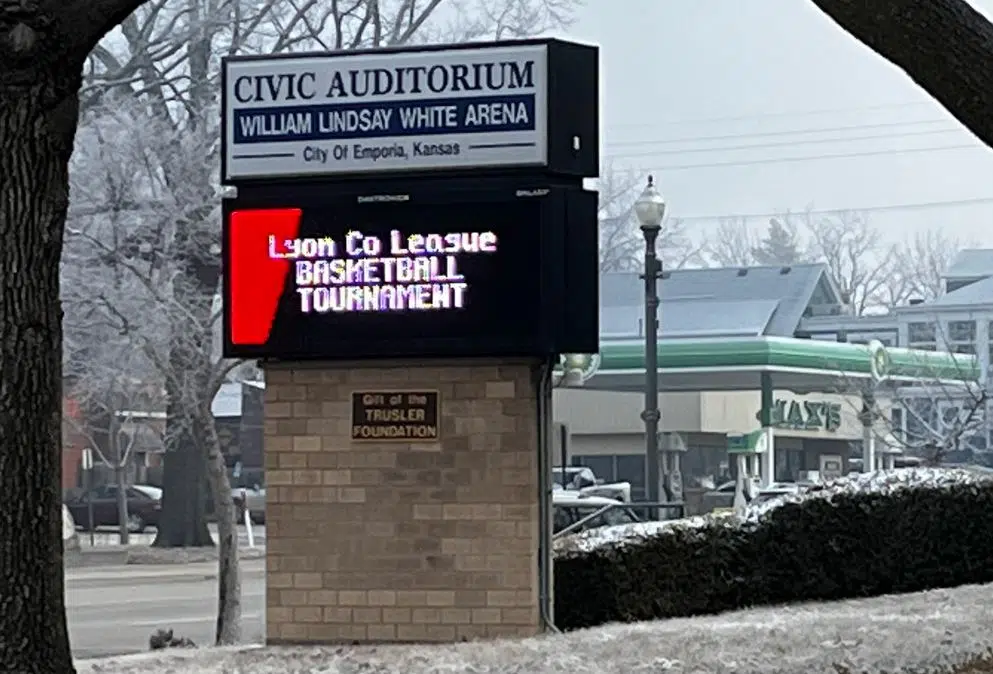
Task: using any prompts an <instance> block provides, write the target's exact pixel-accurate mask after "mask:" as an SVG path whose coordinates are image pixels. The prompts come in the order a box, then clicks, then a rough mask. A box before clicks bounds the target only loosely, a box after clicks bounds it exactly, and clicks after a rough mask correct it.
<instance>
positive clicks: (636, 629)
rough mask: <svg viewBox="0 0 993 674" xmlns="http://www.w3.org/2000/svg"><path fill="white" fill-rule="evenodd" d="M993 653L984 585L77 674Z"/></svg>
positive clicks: (516, 669) (745, 663)
mask: <svg viewBox="0 0 993 674" xmlns="http://www.w3.org/2000/svg"><path fill="white" fill-rule="evenodd" d="M990 647H993V585H980V586H975V585H973V586H965V587H960V588H955V589H950V590H934V591H931V592H920V593H916V594H909V595H893V596H887V597H875V598H873V599H862V600H853V601H843V602H833V603H827V604H806V605H796V606H788V607H778V608H761V609H752V610H747V611H738V612H735V613H727V614H724V615H721V616H708V617H699V618H682V619H678V620H668V621H660V622H652V623H638V624H633V625H608V626H605V627H600V628H595V629H590V630H581V631H577V632H573V633H570V634H563V635H555V636H548V637H540V638H534V639H524V640H519V641H495V642H476V643H464V644H452V645H442V646H380V647H358V646H349V647H340V648H333V647H328V648H310V649H302V648H256V649H252V650H246V651H243V652H233V651H231V650H219V651H218V650H208V649H205V650H201V651H178V652H176V653H175V654H171V653H170V654H163V655H158V654H151V653H149V654H147V655H142V656H130V657H126V658H118V659H108V660H99V661H96V660H91V661H85V660H84V661H79V662H77V663H76V668H77V670H78V672H79V674H97V673H98V672H99V674H178V673H180V672H181V673H183V674H248V673H249V672H251V673H252V674H291V673H292V674H317V673H321V674H358V673H360V672H361V673H362V674H441V673H445V674H456V673H465V674H469V673H472V674H484V673H485V674H543V673H548V674H552V673H561V674H603V673H604V672H624V673H625V674H659V673H670V674H689V673H691V672H692V673H693V674H698V673H700V674H702V673H704V672H706V673H709V674H722V673H723V672H728V673H731V672H733V673H734V674H801V673H802V674H819V673H821V672H823V673H825V674H836V669H835V668H834V664H840V665H845V666H847V667H849V669H850V670H851V671H854V672H872V673H875V672H881V671H888V672H897V671H901V670H902V669H903V668H931V667H935V666H937V665H940V664H947V663H951V662H960V661H962V660H964V659H965V658H967V657H968V656H970V655H976V654H981V653H983V652H985V651H986V649H987V648H990Z"/></svg>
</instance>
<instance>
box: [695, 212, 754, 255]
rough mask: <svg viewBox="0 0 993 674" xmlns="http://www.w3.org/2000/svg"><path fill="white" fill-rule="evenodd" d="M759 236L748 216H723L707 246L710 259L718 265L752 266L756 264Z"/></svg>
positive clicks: (706, 249) (706, 250)
mask: <svg viewBox="0 0 993 674" xmlns="http://www.w3.org/2000/svg"><path fill="white" fill-rule="evenodd" d="M758 247H759V238H758V237H757V236H756V235H755V232H754V231H753V230H752V228H751V225H750V224H749V222H748V219H747V218H743V217H729V218H723V219H722V220H721V221H720V223H719V224H718V225H717V230H716V231H715V232H714V233H713V235H712V236H711V237H710V240H709V242H708V243H707V245H706V247H705V252H706V255H707V258H708V259H709V261H710V262H711V263H712V264H714V265H716V266H718V267H751V266H753V265H755V264H756V260H755V250H756V249H757V248H758Z"/></svg>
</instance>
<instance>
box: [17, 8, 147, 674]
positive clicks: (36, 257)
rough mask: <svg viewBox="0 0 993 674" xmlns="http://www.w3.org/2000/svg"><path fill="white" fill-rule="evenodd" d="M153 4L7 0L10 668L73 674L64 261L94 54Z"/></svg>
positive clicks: (29, 671) (24, 670)
mask: <svg viewBox="0 0 993 674" xmlns="http://www.w3.org/2000/svg"><path fill="white" fill-rule="evenodd" d="M141 4H143V0H63V1H61V2H55V1H54V0H37V1H34V2H25V1H22V0H2V1H0V231H3V232H4V243H3V246H2V249H0V317H2V318H0V390H2V391H4V395H2V396H0V541H3V545H2V546H0V597H3V602H4V606H3V610H2V611H0V670H2V671H7V672H25V673H32V674H33V673H36V672H38V673H41V672H46V673H47V672H51V673H53V674H54V673H56V672H58V673H61V672H72V671H73V666H72V655H71V652H70V648H69V637H68V631H67V628H66V618H65V598H64V583H63V575H64V573H63V570H62V536H61V528H62V507H61V503H60V498H59V494H60V475H61V468H62V461H61V458H62V457H61V452H62V447H61V444H60V439H61V414H62V396H61V387H62V356H61V353H62V324H61V321H62V309H61V305H60V302H59V258H60V256H61V253H62V232H63V227H64V225H65V216H66V209H67V207H68V200H69V178H68V165H69V157H70V155H71V153H72V146H73V137H74V135H75V132H76V127H77V124H78V115H79V104H78V92H79V89H80V84H81V82H80V73H81V72H82V69H83V65H84V62H85V60H86V55H87V54H88V53H89V52H90V50H92V49H93V47H94V46H96V44H97V43H98V42H99V41H100V40H101V39H102V38H103V37H104V35H106V34H107V33H108V32H109V31H111V30H112V29H113V28H114V27H115V26H117V25H118V24H120V23H121V21H123V20H124V19H125V18H126V17H127V16H128V15H129V14H131V12H133V11H134V10H135V9H136V8H137V7H139V6H140V5H141Z"/></svg>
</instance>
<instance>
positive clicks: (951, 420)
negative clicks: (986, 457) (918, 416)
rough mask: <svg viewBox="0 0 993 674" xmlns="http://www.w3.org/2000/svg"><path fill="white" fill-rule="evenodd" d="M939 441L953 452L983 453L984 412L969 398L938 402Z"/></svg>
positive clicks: (985, 445)
mask: <svg viewBox="0 0 993 674" xmlns="http://www.w3.org/2000/svg"><path fill="white" fill-rule="evenodd" d="M938 412H939V414H940V415H941V426H940V429H939V432H940V434H941V438H940V439H941V440H942V441H944V443H946V444H947V445H948V446H950V447H951V448H952V449H953V450H959V451H968V450H973V451H983V450H985V449H986V447H987V441H988V437H987V435H988V432H987V426H986V410H985V409H984V408H983V407H982V406H977V404H976V401H975V400H973V399H971V398H965V399H962V400H941V401H938Z"/></svg>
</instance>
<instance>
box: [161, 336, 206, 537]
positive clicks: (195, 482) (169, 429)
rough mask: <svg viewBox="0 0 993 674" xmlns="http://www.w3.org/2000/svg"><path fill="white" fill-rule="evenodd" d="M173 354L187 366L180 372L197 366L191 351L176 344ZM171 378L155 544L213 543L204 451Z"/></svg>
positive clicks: (180, 364)
mask: <svg viewBox="0 0 993 674" xmlns="http://www.w3.org/2000/svg"><path fill="white" fill-rule="evenodd" d="M180 346H181V345H180ZM170 356H171V358H170V366H171V367H177V368H187V369H184V370H177V371H178V372H183V371H190V369H191V368H193V367H196V365H195V364H191V363H190V362H189V360H190V359H189V358H188V357H187V356H188V354H184V353H179V349H178V348H177V347H176V346H174V347H173V350H172V353H171V354H170ZM170 381H172V377H167V385H166V393H167V395H168V398H169V402H168V407H167V410H166V453H165V456H164V457H163V458H164V464H163V470H162V513H161V515H160V519H159V525H158V533H157V534H156V536H155V541H153V543H152V545H153V546H154V547H159V548H181V547H182V548H203V547H213V545H214V539H213V538H212V537H211V535H210V530H209V529H208V528H207V503H206V495H207V494H206V492H207V476H206V470H205V469H206V465H205V462H204V455H203V452H202V451H201V449H200V443H199V442H198V440H197V438H196V437H195V434H194V429H193V428H192V423H191V420H190V418H189V412H190V410H189V406H188V404H184V400H183V397H182V394H181V392H178V391H176V390H175V388H178V387H176V386H174V385H173V386H170V385H169V382H170Z"/></svg>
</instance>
